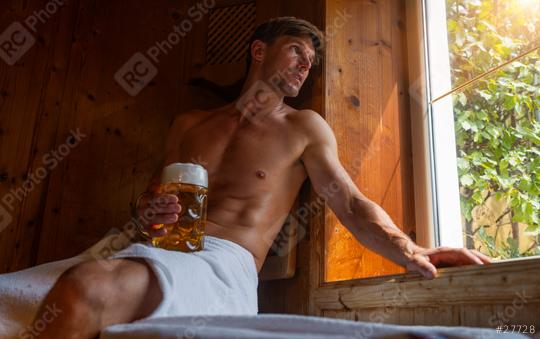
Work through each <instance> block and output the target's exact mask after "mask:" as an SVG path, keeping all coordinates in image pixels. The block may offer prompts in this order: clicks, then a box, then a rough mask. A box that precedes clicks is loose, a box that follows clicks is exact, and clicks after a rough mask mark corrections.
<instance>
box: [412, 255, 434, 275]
mask: <svg viewBox="0 0 540 339" xmlns="http://www.w3.org/2000/svg"><path fill="white" fill-rule="evenodd" d="M407 269H408V270H409V271H416V272H418V273H420V274H422V275H423V276H424V277H426V278H427V279H433V278H435V277H436V276H437V268H435V266H434V265H433V264H432V263H430V262H429V260H428V259H426V258H425V257H424V256H420V257H416V258H415V259H414V261H413V262H411V263H410V264H408V265H407Z"/></svg>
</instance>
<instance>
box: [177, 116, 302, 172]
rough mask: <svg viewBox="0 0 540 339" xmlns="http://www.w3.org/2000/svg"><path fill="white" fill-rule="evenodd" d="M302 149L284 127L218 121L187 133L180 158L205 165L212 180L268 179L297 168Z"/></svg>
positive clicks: (299, 141) (297, 138) (272, 124)
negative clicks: (221, 178)
mask: <svg viewBox="0 0 540 339" xmlns="http://www.w3.org/2000/svg"><path fill="white" fill-rule="evenodd" d="M303 146H304V145H303V143H302V138H301V136H300V135H298V134H295V132H294V131H292V129H291V128H290V126H287V125H286V124H285V123H278V122H276V123H269V124H267V125H260V126H255V125H250V124H244V125H239V124H235V123H233V122H231V121H228V120H226V119H215V120H214V121H208V122H206V123H202V124H200V125H197V126H195V127H193V128H192V129H190V130H189V131H187V133H185V135H184V137H183V138H182V140H181V145H180V147H179V155H178V156H179V161H181V162H195V163H199V164H201V165H203V166H204V167H205V168H206V169H207V170H208V172H209V176H210V177H221V176H223V175H227V176H231V175H235V176H241V177H243V178H244V179H248V178H251V177H258V179H265V178H267V177H271V176H274V175H280V174H282V173H283V171H286V170H287V169H288V168H291V167H294V166H295V165H298V163H299V158H300V155H301V154H302V152H303Z"/></svg>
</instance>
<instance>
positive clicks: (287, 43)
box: [263, 35, 315, 97]
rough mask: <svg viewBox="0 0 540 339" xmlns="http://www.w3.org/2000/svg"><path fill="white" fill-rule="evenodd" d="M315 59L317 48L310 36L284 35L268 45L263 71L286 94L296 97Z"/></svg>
mask: <svg viewBox="0 0 540 339" xmlns="http://www.w3.org/2000/svg"><path fill="white" fill-rule="evenodd" d="M314 59H315V50H314V48H313V43H312V42H311V38H310V37H309V36H307V35H306V36H301V37H295V36H288V35H286V36H282V37H279V38H277V39H276V41H274V43H273V44H271V45H268V46H267V50H266V55H265V58H264V63H263V67H264V68H263V72H264V75H265V78H266V79H270V82H271V83H272V85H273V86H274V87H277V88H279V89H280V90H281V91H282V92H283V94H284V95H285V96H289V97H295V96H297V95H298V92H299V91H300V88H302V85H303V84H304V81H305V80H306V78H307V77H308V75H309V70H310V68H311V65H312V63H313V60H314Z"/></svg>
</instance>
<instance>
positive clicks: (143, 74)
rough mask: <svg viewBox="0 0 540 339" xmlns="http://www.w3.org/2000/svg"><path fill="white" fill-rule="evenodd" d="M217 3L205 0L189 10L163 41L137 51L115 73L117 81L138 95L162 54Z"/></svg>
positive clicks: (128, 91)
mask: <svg viewBox="0 0 540 339" xmlns="http://www.w3.org/2000/svg"><path fill="white" fill-rule="evenodd" d="M215 5H216V2H215V0H203V1H200V2H198V3H197V4H195V5H193V6H191V7H190V8H188V10H187V16H188V17H187V18H185V19H184V20H182V21H181V22H180V23H179V24H178V25H174V27H173V31H172V32H170V33H169V34H168V35H167V38H166V39H164V40H162V41H156V42H155V43H154V44H153V45H152V46H150V47H149V48H148V49H146V51H145V53H144V54H143V53H142V52H136V53H135V54H133V55H132V56H131V58H129V60H128V61H127V62H126V63H125V64H124V65H123V66H122V67H120V69H119V70H118V71H117V72H116V73H115V74H114V79H115V80H116V82H117V83H118V84H119V85H120V86H121V87H122V88H123V89H124V90H125V91H126V92H127V93H128V94H129V95H131V96H133V97H134V96H136V95H137V94H139V92H140V91H141V90H142V89H143V88H145V87H146V86H147V85H148V84H149V83H150V81H152V79H154V77H155V76H156V75H157V73H158V70H157V67H156V65H157V64H158V63H159V58H160V57H161V56H162V55H167V54H168V53H169V52H170V51H172V49H173V48H174V47H175V46H176V45H178V44H179V43H180V41H181V40H182V39H183V38H184V37H185V36H186V35H187V34H188V33H189V32H190V31H191V30H192V29H193V26H194V24H195V23H198V22H199V21H201V20H202V18H203V17H204V15H206V14H208V12H209V11H210V9H212V8H213V7H214V6H215Z"/></svg>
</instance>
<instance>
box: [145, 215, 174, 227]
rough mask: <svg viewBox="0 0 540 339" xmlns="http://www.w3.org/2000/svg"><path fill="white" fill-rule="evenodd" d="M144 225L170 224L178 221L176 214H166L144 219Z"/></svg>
mask: <svg viewBox="0 0 540 339" xmlns="http://www.w3.org/2000/svg"><path fill="white" fill-rule="evenodd" d="M144 221H145V223H146V224H151V225H154V224H172V223H174V222H177V221H178V214H176V213H166V214H154V215H151V216H148V217H147V218H145V219H144Z"/></svg>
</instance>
